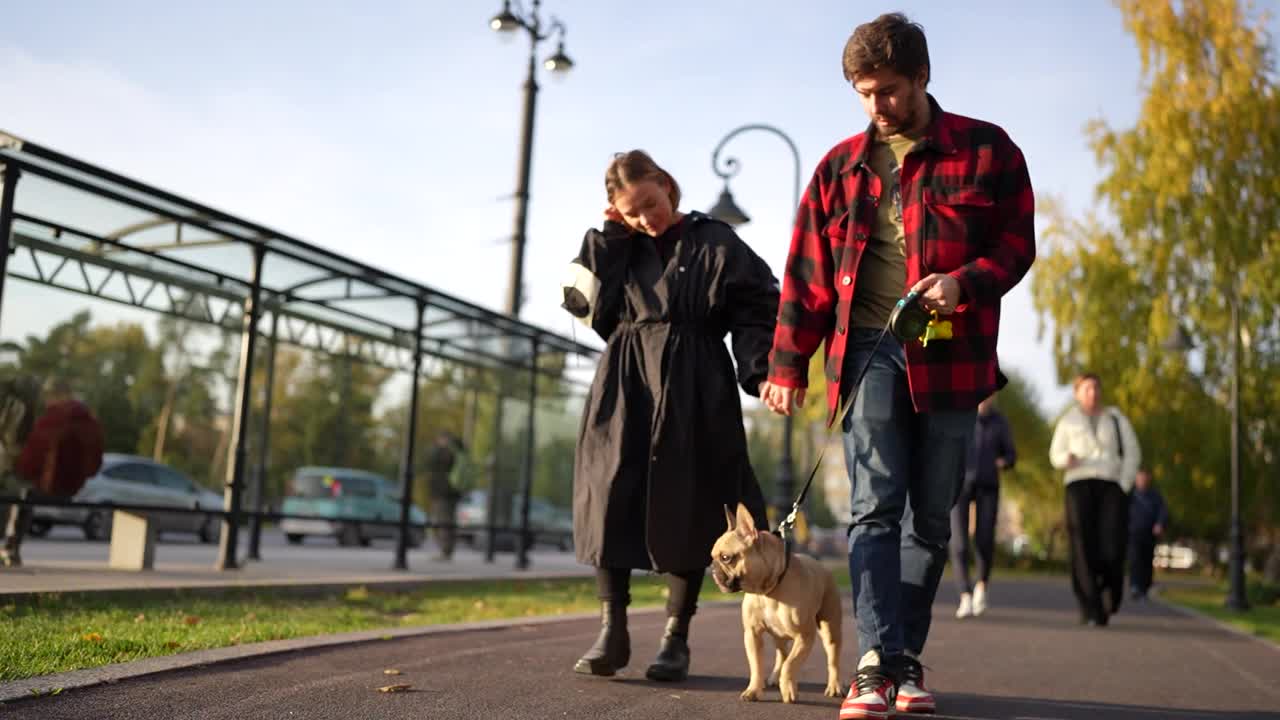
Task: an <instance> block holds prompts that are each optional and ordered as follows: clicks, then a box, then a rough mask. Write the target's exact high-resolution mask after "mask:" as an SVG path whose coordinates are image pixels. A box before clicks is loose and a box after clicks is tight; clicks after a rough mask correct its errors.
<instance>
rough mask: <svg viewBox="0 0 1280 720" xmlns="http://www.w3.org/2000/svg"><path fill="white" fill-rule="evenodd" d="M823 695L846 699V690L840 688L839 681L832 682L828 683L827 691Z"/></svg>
mask: <svg viewBox="0 0 1280 720" xmlns="http://www.w3.org/2000/svg"><path fill="white" fill-rule="evenodd" d="M823 694H824V695H826V696H827V697H833V698H838V697H844V688H842V687H840V681H839V680H832V681H831V682H829V683H827V689H826V690H825V691H824V692H823Z"/></svg>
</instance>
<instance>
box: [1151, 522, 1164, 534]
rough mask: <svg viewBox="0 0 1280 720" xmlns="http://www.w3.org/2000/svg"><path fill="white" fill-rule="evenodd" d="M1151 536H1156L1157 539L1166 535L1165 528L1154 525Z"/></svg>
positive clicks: (1158, 524)
mask: <svg viewBox="0 0 1280 720" xmlns="http://www.w3.org/2000/svg"><path fill="white" fill-rule="evenodd" d="M1151 534H1152V535H1154V536H1155V537H1160V536H1161V535H1163V534H1164V526H1163V525H1161V524H1160V523H1156V524H1155V525H1152V526H1151Z"/></svg>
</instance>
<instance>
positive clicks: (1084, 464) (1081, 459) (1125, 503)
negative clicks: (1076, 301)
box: [1049, 373, 1142, 625]
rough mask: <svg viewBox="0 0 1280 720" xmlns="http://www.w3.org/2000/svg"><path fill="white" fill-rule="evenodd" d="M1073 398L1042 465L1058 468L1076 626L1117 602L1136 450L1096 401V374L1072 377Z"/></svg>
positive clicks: (1125, 425)
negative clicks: (1068, 539)
mask: <svg viewBox="0 0 1280 720" xmlns="http://www.w3.org/2000/svg"><path fill="white" fill-rule="evenodd" d="M1075 396H1076V404H1075V405H1073V406H1071V407H1070V408H1069V409H1068V410H1067V411H1066V413H1064V414H1063V416H1062V418H1061V419H1060V420H1058V425H1057V427H1056V428H1055V429H1054V431H1053V441H1052V442H1051V443H1050V445H1049V462H1050V463H1052V464H1053V466H1054V467H1055V468H1057V469H1059V470H1064V471H1065V473H1064V474H1063V482H1065V483H1066V510H1067V532H1068V533H1069V535H1070V537H1071V588H1072V590H1074V591H1075V595H1076V601H1077V602H1078V603H1079V604H1080V622H1082V623H1087V624H1090V625H1106V624H1107V620H1108V617H1109V616H1110V615H1113V614H1115V612H1116V611H1117V610H1119V609H1120V601H1121V600H1122V599H1123V597H1124V560H1125V546H1126V542H1127V539H1128V525H1129V489H1130V488H1132V487H1133V482H1134V477H1135V476H1136V475H1137V473H1138V468H1139V467H1140V465H1141V463H1142V449H1141V448H1140V447H1139V446H1138V436H1137V435H1136V434H1135V433H1134V432H1133V426H1132V425H1131V424H1129V419H1128V418H1126V417H1125V416H1124V413H1122V412H1120V411H1119V410H1118V409H1116V408H1114V407H1110V406H1104V405H1103V404H1102V381H1101V380H1100V379H1099V378H1098V376H1097V375H1095V374H1093V373H1086V374H1084V375H1081V376H1079V377H1078V378H1076V381H1075ZM1104 596H1105V602H1104Z"/></svg>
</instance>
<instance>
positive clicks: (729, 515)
mask: <svg viewBox="0 0 1280 720" xmlns="http://www.w3.org/2000/svg"><path fill="white" fill-rule="evenodd" d="M724 519H725V522H726V523H728V525H729V528H728V529H727V530H725V532H733V511H732V510H730V509H729V506H728V505H725V506H724Z"/></svg>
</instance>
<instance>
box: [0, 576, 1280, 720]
mask: <svg viewBox="0 0 1280 720" xmlns="http://www.w3.org/2000/svg"><path fill="white" fill-rule="evenodd" d="M1069 596H1070V592H1069V590H1068V588H1067V586H1066V583H1065V581H1031V580H1020V581H1008V582H1003V583H999V584H997V585H996V587H995V592H994V593H993V596H992V599H993V602H994V608H993V609H992V610H991V612H989V613H988V615H987V616H985V617H983V618H979V619H976V620H966V621H963V622H961V621H956V620H954V619H952V618H951V616H950V611H951V609H952V608H953V607H954V605H953V604H952V603H953V602H954V597H949V596H948V595H947V590H944V593H943V597H941V598H940V603H939V605H938V606H937V608H936V617H937V619H936V621H935V630H934V634H933V638H932V639H931V641H930V647H929V648H928V651H927V653H926V656H925V658H924V659H925V661H926V662H927V663H928V665H929V666H930V667H931V668H932V669H931V670H930V671H929V675H928V680H929V682H930V684H931V685H932V686H933V687H934V688H935V689H936V690H937V691H938V692H939V697H940V701H939V710H940V714H939V715H937V716H936V717H938V718H940V720H946V719H952V718H955V719H960V718H964V719H972V720H994V719H997V718H1000V719H1009V720H1113V719H1118V718H1137V719H1141V720H1157V719H1164V718H1172V719H1173V720H1201V719H1203V718H1229V719H1232V720H1245V719H1246V718H1248V719H1250V720H1252V719H1254V718H1280V712H1276V710H1277V709H1280V682H1278V681H1277V678H1280V651H1277V650H1276V649H1275V647H1274V646H1270V645H1264V644H1262V643H1259V642H1257V641H1255V640H1251V639H1248V638H1245V637H1242V636H1238V635H1234V634H1231V633H1228V632H1226V631H1223V630H1221V629H1219V628H1218V627H1217V626H1214V625H1211V624H1209V623H1206V622H1204V621H1201V620H1198V619H1195V618H1190V617H1187V616H1184V615H1181V614H1178V613H1175V612H1174V611H1172V610H1169V609H1166V608H1163V607H1161V606H1158V605H1154V604H1148V605H1144V606H1141V607H1135V608H1126V609H1125V611H1124V612H1122V613H1121V614H1120V615H1119V616H1117V617H1116V619H1115V621H1114V624H1113V625H1112V626H1111V627H1109V628H1105V629H1093V628H1083V627H1081V626H1079V625H1077V624H1076V621H1075V612H1074V610H1073V609H1072V607H1071V602H1070V597H1069ZM661 624H662V618H661V617H660V616H659V615H655V614H648V615H642V616H639V617H635V618H633V622H632V637H633V645H634V647H635V657H634V658H633V667H632V668H630V669H629V670H628V671H627V672H626V673H625V674H624V675H623V676H620V677H619V678H618V679H614V680H605V679H599V678H584V677H580V676H576V675H574V674H573V673H572V672H571V671H570V666H571V665H572V663H573V660H574V659H575V658H576V657H577V655H578V654H579V653H580V652H581V651H582V650H583V649H585V648H586V647H587V645H589V644H590V642H591V641H592V639H593V638H594V636H595V633H596V627H595V625H596V624H595V622H593V621H566V622H563V623H553V624H549V625H542V626H536V627H512V628H507V629H501V630H489V631H468V632H456V633H443V634H436V635H429V636H424V637H419V638H412V639H405V640H393V641H382V642H375V643H367V644H362V645H355V646H345V647H340V648H333V649H327V650H312V651H302V652H296V653H292V654H287V655H277V656H270V657H263V658H256V659H251V660H245V661H238V662H233V663H227V664H221V665H215V666H211V667H208V668H204V669H197V670H184V671H176V672H172V673H167V674H162V675H155V676H150V677H145V678H139V679H135V680H127V681H122V682H119V683H117V684H115V685H110V686H100V687H96V688H88V689H84V690H77V691H69V692H67V693H64V694H63V695H60V696H57V697H48V698H41V699H36V700H26V701H22V702H18V703H15V704H12V705H9V706H5V707H3V708H0V717H3V718H5V719H6V720H9V719H13V720H19V719H27V718H30V719H31V720H37V719H38V720H55V719H59V718H119V719H120V720H131V719H138V720H156V718H201V719H207V720H220V719H223V718H225V719H226V720H244V719H247V718H335V719H341V720H350V719H351V718H415V719H417V718H458V719H459V720H471V719H473V718H474V719H477V720H478V719H480V718H484V719H490V718H501V719H502V720H508V719H514V718H557V717H564V718H593V719H597V718H674V717H679V718H688V719H689V720H699V719H703V718H705V719H708V720H710V719H713V718H714V719H717V720H718V719H721V718H723V719H726V720H727V719H728V718H787V719H788V720H791V719H795V720H803V719H807V718H822V719H824V720H835V718H836V717H837V707H838V701H836V700H832V699H828V698H824V697H822V695H821V691H822V683H823V680H824V677H823V667H822V658H821V653H820V652H815V653H814V655H812V656H811V657H810V659H809V662H808V663H807V664H806V666H805V669H804V672H803V674H802V676H801V680H802V685H801V702H800V703H799V704H797V705H795V706H792V707H784V706H782V705H781V704H780V703H779V702H778V701H777V696H776V694H770V696H769V697H768V699H767V701H766V702H763V703H758V704H744V703H742V702H741V701H739V700H738V693H739V692H740V691H741V689H742V688H743V687H744V686H745V684H746V680H745V677H746V675H745V674H746V662H745V659H744V657H743V654H742V646H741V630H740V625H739V619H738V612H737V609H736V608H734V607H723V606H722V607H714V608H704V610H703V611H702V612H701V613H700V614H699V616H698V619H697V621H696V622H695V624H694V628H693V636H692V646H693V657H694V662H693V669H694V673H695V674H694V677H693V678H691V680H690V681H689V682H687V683H683V684H679V685H658V684H653V683H649V682H647V681H645V680H644V679H643V667H644V665H645V664H646V663H647V662H648V660H649V657H650V653H651V652H652V651H653V649H654V648H655V647H656V642H657V637H658V635H659V633H660V630H661ZM845 637H846V640H848V641H849V642H850V643H851V642H852V640H851V639H852V637H853V633H852V628H849V627H847V628H846V632H845ZM854 656H855V650H854V648H853V647H851V646H849V645H847V646H846V648H845V651H844V653H843V660H844V667H845V668H846V674H847V673H848V670H849V669H850V668H851V667H852V663H853V658H854ZM391 667H394V668H397V669H399V670H401V671H403V673H404V674H403V675H401V676H400V677H399V678H388V677H386V676H384V675H383V674H382V671H383V669H384V668H391ZM391 681H397V682H408V683H411V684H412V685H413V688H414V689H413V691H412V692H409V693H404V694H394V695H388V694H382V693H378V692H376V691H375V688H377V687H378V686H381V685H385V684H388V683H389V682H391Z"/></svg>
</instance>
